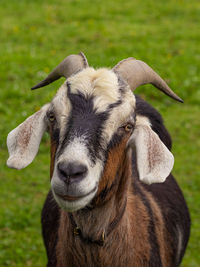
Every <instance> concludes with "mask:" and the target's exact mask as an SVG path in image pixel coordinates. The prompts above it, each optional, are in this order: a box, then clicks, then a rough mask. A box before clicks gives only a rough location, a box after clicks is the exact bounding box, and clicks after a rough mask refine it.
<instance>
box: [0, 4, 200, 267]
mask: <svg viewBox="0 0 200 267" xmlns="http://www.w3.org/2000/svg"><path fill="white" fill-rule="evenodd" d="M0 2H1V7H0V18H1V32H0V58H1V64H0V118H1V123H0V160H1V163H0V266H34V267H37V266H38V267H39V266H45V263H46V255H45V251H44V246H43V242H42V239H41V230H40V229H41V227H40V212H41V208H42V204H43V202H44V199H45V195H46V193H47V191H48V189H49V186H50V184H49V139H48V136H47V135H45V136H44V138H43V141H42V144H41V146H40V151H39V154H38V156H37V158H36V159H35V161H34V162H33V163H32V164H31V165H30V166H29V167H27V168H26V169H24V170H22V171H16V170H12V169H8V168H7V167H6V159H7V156H8V153H7V148H6V136H7V134H8V132H9V131H10V130H11V129H13V128H14V127H16V126H17V125H18V124H19V123H20V122H22V121H23V120H24V119H25V118H26V117H27V116H29V115H30V114H32V113H34V112H35V111H36V110H38V109H39V108H40V107H41V106H42V105H43V104H44V103H46V102H48V101H50V100H51V98H52V96H53V95H54V94H55V92H56V89H57V88H58V87H59V85H60V84H61V83H62V81H57V82H55V83H54V84H52V85H50V86H48V87H45V88H43V89H41V90H36V91H34V92H31V91H30V87H31V86H33V85H35V84H36V83H37V82H38V81H39V80H40V79H42V78H44V77H45V75H46V73H48V72H49V71H50V70H51V69H52V68H54V67H55V66H56V64H57V63H59V62H60V61H61V60H62V59H63V58H64V57H65V56H67V55H69V54H71V53H78V52H79V51H83V52H84V53H85V54H86V55H87V57H88V61H89V63H90V64H91V65H93V66H95V67H98V66H113V65H115V64H116V63H117V62H118V61H119V60H121V59H123V58H126V57H130V56H134V57H135V58H138V59H142V60H144V61H146V62H148V64H149V65H151V66H153V68H154V69H155V70H157V71H158V72H159V74H160V75H161V76H162V77H163V78H165V79H166V80H167V82H168V83H169V85H170V86H171V87H172V88H173V89H174V91H175V92H176V93H178V94H179V95H180V97H181V98H183V99H184V100H185V103H184V104H179V103H175V101H173V100H171V99H169V98H168V97H166V96H165V95H163V94H162V93H160V92H157V90H154V88H153V87H152V86H145V87H140V88H139V89H138V90H137V93H138V94H140V95H142V96H143V97H144V98H145V99H146V100H147V101H148V102H149V103H151V104H152V105H153V106H154V107H156V108H157V109H158V110H159V111H160V112H161V114H162V115H163V117H164V119H165V123H166V125H167V128H168V129H169V131H170V133H171V136H172V138H173V144H174V145H173V153H174V155H175V166H174V170H173V173H174V175H175V177H176V178H177V180H178V182H179V184H180V186H181V188H182V190H183V192H184V195H185V198H186V200H187V203H188V206H189V209H190V212H191V218H192V230H191V237H190V242H189V246H188V248H187V251H186V254H185V257H184V260H183V263H182V266H184V267H198V266H200V253H199V252H200V195H199V194H200V193H199V192H200V164H199V156H200V154H199V151H200V138H199V133H200V109H199V103H200V88H199V84H200V76H199V69H200V28H199V25H200V2H199V0H196V1H195V0H190V1H188V0H179V1H173V0H169V1H164V0H160V1H153V0H152V1H150V0H149V1H148V0H143V1H139V0H135V1H124V0H123V1H122V0H110V1H106V0H101V1H100V0H95V1H94V0H93V1H92V0H87V1H86V0H68V1H66V0H57V1H53V0H48V1H41V0H40V1H39V0H34V1H28V0H20V1H19V0H18V1H16V0H10V1H8V0H1V1H0Z"/></svg>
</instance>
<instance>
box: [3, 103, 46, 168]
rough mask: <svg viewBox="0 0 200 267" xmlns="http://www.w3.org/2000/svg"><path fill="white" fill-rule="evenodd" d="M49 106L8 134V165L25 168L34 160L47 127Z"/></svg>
mask: <svg viewBox="0 0 200 267" xmlns="http://www.w3.org/2000/svg"><path fill="white" fill-rule="evenodd" d="M48 107H49V104H47V105H45V106H43V107H42V108H41V109H40V110H39V111H38V112H36V113H34V114H33V115H32V116H30V117H28V118H27V119H26V120H25V121H24V122H23V123H21V124H20V125H19V126H18V127H17V128H15V129H14V130H12V131H11V132H10V133H9V134H8V137H7V146H8V152H9V158H8V160H7V165H8V167H10V168H15V169H23V168H25V167H26V166H28V165H29V164H30V163H31V162H32V161H33V159H34V158H35V156H36V154H37V152H38V149H39V145H40V141H41V139H42V136H43V133H44V132H45V130H46V128H47V124H46V121H45V115H46V112H47V109H48Z"/></svg>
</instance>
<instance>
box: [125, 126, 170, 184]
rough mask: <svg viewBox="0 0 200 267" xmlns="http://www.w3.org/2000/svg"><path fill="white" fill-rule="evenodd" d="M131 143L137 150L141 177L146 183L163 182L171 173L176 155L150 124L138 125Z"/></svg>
mask: <svg viewBox="0 0 200 267" xmlns="http://www.w3.org/2000/svg"><path fill="white" fill-rule="evenodd" d="M129 145H130V146H131V147H132V148H133V149H135V150H136V157H137V159H136V160H137V169H138V173H139V179H140V180H141V181H142V182H144V183H146V184H152V183H162V182H164V181H165V180H166V178H167V177H168V175H169V174H170V172H171V170H172V168H173V165H174V157H173V155H172V153H171V152H170V151H169V150H168V148H167V147H166V146H165V145H164V144H163V142H162V141H161V140H160V138H159V136H158V135H157V134H156V133H155V132H154V131H153V130H152V129H151V127H150V126H148V125H138V126H136V128H135V130H134V133H133V135H132V136H131V139H130V141H129Z"/></svg>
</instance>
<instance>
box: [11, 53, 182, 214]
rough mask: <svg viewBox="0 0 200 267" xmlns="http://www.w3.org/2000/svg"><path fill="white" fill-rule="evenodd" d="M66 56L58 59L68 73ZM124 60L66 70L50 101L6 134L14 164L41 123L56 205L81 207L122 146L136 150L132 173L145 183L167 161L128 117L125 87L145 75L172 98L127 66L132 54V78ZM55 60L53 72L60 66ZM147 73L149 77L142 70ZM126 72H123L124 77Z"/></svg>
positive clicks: (31, 153)
mask: <svg viewBox="0 0 200 267" xmlns="http://www.w3.org/2000/svg"><path fill="white" fill-rule="evenodd" d="M79 57H80V55H79ZM81 57H83V55H81ZM73 58H74V56H73V57H72V58H71V57H68V58H67V59H66V60H65V61H64V65H67V71H68V74H70V75H71V72H72V70H73V68H74V66H73V65H70V66H71V67H70V68H69V64H71V63H70V62H71V61H72V59H73ZM75 58H76V59H77V57H75ZM78 59H80V58H78ZM82 59H83V63H84V64H85V58H84V57H83V58H82ZM132 61H133V59H128V60H125V61H122V62H121V63H120V64H118V65H117V67H116V68H115V69H114V70H109V69H99V70H94V69H93V68H89V67H86V68H83V69H82V70H81V71H79V72H77V73H76V74H74V75H72V76H70V77H69V79H68V80H67V82H65V83H64V84H63V85H62V86H61V88H60V89H59V90H58V92H57V94H56V96H55V97H54V99H53V100H52V102H51V103H50V104H47V105H45V106H44V107H43V108H42V109H41V110H40V111H38V112H36V113H35V114H34V115H32V116H31V117H29V118H28V119H26V120H25V122H23V123H22V124H20V125H19V126H18V127H17V128H15V129H14V130H13V131H11V132H10V133H9V135H8V138H7V145H8V150H9V154H10V157H9V159H8V161H7V164H8V166H9V167H12V168H17V169H21V168H24V167H26V166H27V165H28V164H30V163H31V162H32V160H33V159H34V157H35V155H36V154H37V151H38V147H39V144H40V140H41V138H42V135H43V133H44V131H45V130H49V132H50V136H51V186H52V191H53V194H54V197H55V199H56V201H57V202H58V204H59V205H60V206H61V207H62V208H64V209H66V210H68V211H74V210H78V209H81V208H84V207H86V206H87V205H88V204H89V203H91V200H92V199H93V198H94V196H95V195H97V194H100V193H101V191H102V190H104V189H105V188H111V187H112V186H111V185H112V183H113V181H114V178H115V176H116V173H117V171H118V169H119V165H120V164H122V161H123V158H125V157H124V156H125V154H126V153H127V151H128V150H129V149H128V148H133V149H134V150H136V155H137V169H138V173H139V178H140V180H142V181H143V182H145V183H148V184H150V183H154V182H163V181H164V180H165V179H166V177H167V176H168V175H169V173H170V171H171V169H172V167H173V156H172V154H171V152H170V151H169V150H168V149H167V148H166V147H165V145H164V144H163V143H162V142H161V140H160V139H159V137H158V135H157V134H156V133H155V132H153V130H152V129H151V125H150V123H149V121H148V119H147V118H144V117H143V118H139V117H136V116H135V104H136V103H135V96H134V95H133V93H132V92H131V90H130V87H131V88H132V89H133V87H135V86H136V85H137V86H138V85H139V84H141V83H147V82H152V81H151V79H152V77H153V82H154V84H155V86H157V87H159V88H162V90H164V91H165V92H166V93H167V94H169V95H171V96H172V97H174V98H175V97H176V99H177V98H178V97H177V96H176V95H175V94H174V93H173V92H171V91H170V89H168V88H167V85H166V84H165V83H164V81H163V80H162V79H161V78H160V77H159V76H158V75H157V74H156V75H157V76H155V74H154V73H153V72H152V71H153V70H152V69H150V68H149V67H148V66H147V65H146V64H145V63H141V62H136V65H135V61H134V63H133V68H134V73H137V77H136V79H135V80H133V78H132V74H131V75H130V73H128V71H126V70H124V69H123V68H122V67H123V65H124V64H125V65H126V64H128V67H129V65H130V63H131V64H132ZM138 64H139V65H138ZM76 65H77V64H76ZM141 65H142V68H141ZM59 66H61V67H59V68H58V70H59V72H60V71H61V70H63V65H62V64H61V65H59ZM136 66H137V67H136ZM138 66H139V69H138ZM144 69H145V72H144ZM55 70H57V69H55ZM118 71H121V73H120V74H121V75H119V73H118ZM148 72H150V74H151V75H150V76H149V77H150V78H151V79H150V80H149V77H146V74H148ZM141 73H142V74H141ZM144 73H145V80H144V77H143V76H144ZM126 75H128V79H125V78H124V76H126ZM142 75H143V76H142ZM54 76H55V77H56V78H55V77H54ZM154 76H155V77H154ZM52 77H53V78H54V80H55V79H57V77H58V73H56V75H55V71H53V75H51V76H50V78H49V80H47V82H46V83H49V82H51V81H52V79H53V78H52ZM120 77H121V78H120ZM129 79H132V85H130V84H129ZM127 80H128V82H127ZM45 81H46V80H45ZM156 82H157V84H156ZM134 83H135V85H134V86H133V84H134ZM40 84H41V83H40ZM43 85H44V83H43V82H42V86H43ZM35 88H36V87H35ZM166 88H167V89H166ZM174 95H175V96H174ZM108 170H109V171H108ZM105 173H106V175H105ZM105 177H106V178H105Z"/></svg>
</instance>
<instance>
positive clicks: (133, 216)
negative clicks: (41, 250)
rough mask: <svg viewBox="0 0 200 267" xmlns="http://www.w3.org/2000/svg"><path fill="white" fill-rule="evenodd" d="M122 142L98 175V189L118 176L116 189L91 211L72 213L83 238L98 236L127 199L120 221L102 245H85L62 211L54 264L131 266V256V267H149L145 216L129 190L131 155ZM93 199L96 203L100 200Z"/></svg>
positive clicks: (144, 210)
mask: <svg viewBox="0 0 200 267" xmlns="http://www.w3.org/2000/svg"><path fill="white" fill-rule="evenodd" d="M125 145H126V140H123V141H122V142H121V143H120V145H119V146H118V147H117V148H116V147H115V148H114V149H113V150H112V151H111V152H110V153H109V156H108V161H107V164H109V165H108V166H109V167H110V170H109V168H108V167H105V172H104V174H103V176H102V182H101V184H100V187H101V189H103V188H104V187H105V186H106V183H107V184H109V185H111V184H112V181H113V179H112V178H113V177H116V176H117V177H118V184H117V188H116V190H112V191H109V192H108V194H109V201H107V202H106V203H104V205H100V206H96V207H93V209H92V210H89V211H88V210H81V211H77V212H74V213H73V217H74V220H75V221H76V224H77V225H78V227H80V229H81V231H82V233H83V235H84V237H85V238H86V237H88V236H89V237H90V238H92V239H99V237H100V236H101V233H102V231H103V230H105V231H106V229H107V228H108V225H109V224H110V222H111V221H112V220H113V218H115V217H116V214H118V213H119V212H120V211H121V209H122V206H123V203H124V201H125V200H126V199H127V205H126V210H125V213H124V215H123V217H122V219H121V221H120V223H119V224H118V226H117V227H116V228H114V229H113V231H112V232H111V233H110V235H109V236H108V237H106V238H105V243H104V246H103V247H100V246H98V245H96V244H87V243H85V242H84V241H82V240H81V239H80V237H79V236H74V234H73V227H72V224H71V222H70V220H69V217H68V213H67V212H65V211H63V210H62V211H61V217H60V224H59V229H58V243H57V247H56V254H57V267H65V266H83V265H84V266H91V267H92V266H102V267H103V266H119V267H120V266H127V267H129V266H130V267H131V266H133V259H134V266H149V257H150V244H149V242H148V238H149V237H148V235H149V233H148V224H149V217H148V213H147V209H146V207H145V205H144V204H143V202H142V201H141V199H140V198H139V197H138V196H137V195H134V194H133V192H132V189H131V186H130V183H131V168H130V158H131V157H130V153H127V151H126V149H125ZM118 153H119V154H118ZM120 158H121V160H120ZM122 159H123V160H122ZM110 164H112V165H110ZM114 191H115V192H114ZM97 202H98V204H100V199H98V201H97ZM83 263H84V264H83Z"/></svg>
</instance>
